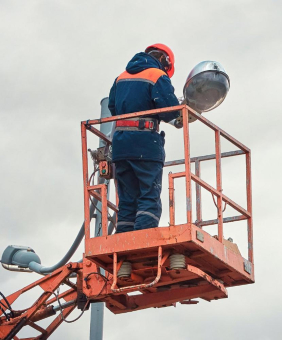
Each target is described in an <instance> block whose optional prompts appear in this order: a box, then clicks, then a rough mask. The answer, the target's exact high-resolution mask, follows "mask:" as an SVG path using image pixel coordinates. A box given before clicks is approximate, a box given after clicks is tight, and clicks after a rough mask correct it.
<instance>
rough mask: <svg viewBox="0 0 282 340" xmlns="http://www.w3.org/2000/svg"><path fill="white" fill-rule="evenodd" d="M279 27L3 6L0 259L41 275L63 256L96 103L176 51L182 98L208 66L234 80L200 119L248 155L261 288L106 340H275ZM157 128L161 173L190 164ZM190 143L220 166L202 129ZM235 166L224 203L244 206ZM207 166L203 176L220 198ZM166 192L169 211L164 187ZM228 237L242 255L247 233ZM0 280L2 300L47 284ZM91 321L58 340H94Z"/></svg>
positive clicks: (113, 328) (175, 10) (203, 4)
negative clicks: (155, 56)
mask: <svg viewBox="0 0 282 340" xmlns="http://www.w3.org/2000/svg"><path fill="white" fill-rule="evenodd" d="M281 15H282V2H281V1H278V0H276V1H275V0H214V1H208V0H202V1H196V0H175V1H169V0H162V1H159V0H157V1H154V0H150V1H149V0H143V1H140V2H137V1H129V0H127V1H125V0H116V1H113V0H112V1H109V0H108V1H107V0H104V1H93V0H88V1H86V0H81V1H74V0H65V1H63V0H57V1H53V0H48V1H47V0H37V1H35V0H33V1H32V0H25V1H21V0H18V1H13V0H0V91H1V96H0V117H1V124H0V139H1V142H0V159H1V168H0V216H1V224H0V254H1V253H2V251H3V250H4V249H5V248H6V246H7V245H9V244H18V245H26V246H30V247H32V248H33V249H35V251H36V252H37V253H38V255H39V256H40V258H41V260H42V263H43V264H44V265H46V266H49V265H52V264H54V263H55V262H57V261H58V260H59V259H60V258H61V257H62V256H63V255H64V254H65V252H66V251H67V249H68V248H69V246H70V244H71V243H72V241H73V239H74V238H75V236H76V234H77V232H78V230H79V228H80V226H81V223H82V221H83V187H82V165H81V140H80V121H82V120H86V119H89V118H97V117H99V115H100V100H101V99H102V98H104V97H106V96H108V93H109V89H110V87H111V85H112V83H113V81H114V79H115V77H116V76H118V75H119V74H120V73H121V72H122V71H123V70H124V68H125V66H126V64H127V62H128V61H129V59H130V58H131V57H132V56H133V55H134V54H135V53H137V52H140V51H143V50H144V49H145V48H146V47H147V46H148V45H151V44H152V43H156V42H161V43H165V44H167V45H168V46H170V47H171V49H172V50H173V51H174V53H175V58H176V65H175V68H176V71H175V75H174V77H173V78H172V83H173V85H174V87H175V91H176V95H177V96H178V97H180V96H182V89H183V85H184V83H185V80H186V77H187V75H188V73H189V72H190V70H191V69H192V68H193V67H194V66H195V65H196V64H197V63H199V62H201V61H203V60H216V61H219V62H220V63H221V64H222V65H223V66H224V68H225V69H226V71H227V73H228V75H229V77H230V79H231V88H230V92H229V94H228V96H227V98H226V100H225V101H224V102H223V104H222V105H221V106H220V107H219V108H217V109H216V110H214V111H211V112H209V113H206V114H205V117H207V118H208V119H210V120H211V121H212V122H214V123H215V124H216V125H218V126H220V127H221V128H222V129H224V130H225V131H227V132H228V133H229V134H231V135H232V136H234V137H235V138H237V139H238V140H240V141H241V142H242V143H244V144H245V145H247V146H248V147H249V148H251V150H252V171H253V210H254V250H255V275H256V283H255V284H254V285H249V286H245V287H235V288H231V289H229V290H228V291H229V298H228V299H224V300H221V301H215V302H212V303H207V302H205V301H200V303H199V304H198V305H196V306H195V305H191V306H187V305H177V308H173V307H170V308H165V309H148V310H145V311H141V312H135V313H128V314H124V315H120V316H115V315H113V314H112V313H111V312H109V311H107V310H106V311H105V323H104V339H106V340H115V339H123V340H131V339H134V340H141V339H142V340H143V339H144V338H146V339H148V340H151V339H156V338H157V339H159V338H162V339H163V340H169V339H171V338H172V337H173V338H174V339H178V340H187V339H191V340H202V339H220V340H225V339H228V340H237V339H241V340H247V339H248V340H249V339H256V340H276V339H281V317H282V311H281V304H282V297H281V279H282V274H281V273H280V268H281V260H282V256H281V245H280V244H281V238H282V231H281V216H280V213H279V211H280V209H281V208H280V202H281V190H282V187H281V179H280V178H281V177H280V176H281V163H282V162H281V147H282V137H281V126H282V124H281V123H282V118H281V117H282V114H281V108H280V107H281V103H280V99H281V94H280V92H281V86H282V71H281V60H282V58H281V57H282V55H281V48H282V46H281V45H282V42H281V31H282V21H281ZM279 98H280V99H279ZM163 125H164V126H163V129H164V130H165V131H166V134H167V138H166V150H167V160H171V159H175V158H182V156H183V155H182V147H181V144H180V142H179V143H178V138H179V137H180V134H181V132H180V131H179V130H175V129H173V128H171V127H170V126H167V125H165V124H163ZM210 138H211V139H210ZM191 139H192V140H191V144H192V155H193V156H196V155H204V154H208V153H211V152H213V150H212V149H210V148H211V145H212V143H211V142H210V141H212V137H211V136H210V135H209V132H207V129H205V130H204V129H203V128H202V127H201V126H200V123H199V122H195V123H193V124H192V125H191ZM180 140H181V138H179V141H180ZM96 146H97V145H93V148H95V147H96ZM228 147H229V146H228V145H227V144H226V145H225V144H224V145H223V149H224V151H230V150H233V149H234V148H232V147H231V149H230V148H229V149H228ZM225 148H226V150H225ZM230 162H231V163H227V164H226V169H227V170H229V173H228V174H226V175H224V176H225V177H224V179H223V181H224V182H223V183H224V185H225V184H226V187H225V186H224V187H223V189H224V192H225V193H226V192H228V193H229V192H230V197H231V198H232V199H235V200H236V199H237V201H238V202H239V203H240V202H241V200H242V204H244V198H243V193H242V192H241V191H242V190H241V184H240V183H241V179H240V178H239V173H241V172H242V169H241V166H239V165H237V163H236V161H235V160H234V161H233V160H232V161H230ZM234 162H235V163H234ZM212 166H213V164H211V165H208V166H207V168H206V170H205V171H204V174H203V176H206V177H204V179H206V180H207V181H210V183H211V184H214V181H215V178H214V170H212ZM224 166H225V165H224ZM170 170H172V169H170ZM227 172H228V171H227ZM243 191H244V190H243ZM163 192H164V196H163V201H164V206H165V204H167V203H165V202H166V198H167V185H164V186H163ZM179 195H181V192H180V193H179ZM207 200H208V201H209V202H207V206H208V205H209V204H211V205H212V204H213V203H212V201H211V197H210V195H209V196H208V197H207ZM179 201H180V200H179ZM177 211H178V216H179V218H180V219H181V216H182V215H183V210H181V208H180V205H179V207H178V210H177ZM209 211H211V208H210V209H208V213H209ZM213 211H214V210H213ZM167 218H168V217H167V214H166V213H164V215H163V218H162V221H161V222H162V223H161V225H166V224H167ZM207 231H208V230H207ZM225 236H226V237H229V236H231V237H232V236H233V238H234V241H235V242H237V243H238V244H239V246H240V247H242V248H240V250H242V253H243V254H246V251H245V250H244V249H243V248H244V246H246V224H243V225H239V227H238V228H237V229H236V225H234V226H233V227H232V226H228V229H226V230H225ZM244 240H245V241H244ZM82 252H83V247H80V249H79V251H78V252H77V254H76V255H75V256H74V257H73V260H79V259H80V258H81V256H82ZM0 277H1V281H0V290H1V292H3V293H4V294H5V295H9V294H11V293H12V292H14V291H16V290H18V289H19V288H21V287H23V286H24V285H26V284H28V283H30V282H33V281H35V280H36V279H38V278H39V276H38V275H37V274H24V273H19V274H17V273H12V272H8V271H5V270H4V269H3V268H2V267H1V268H0ZM38 296H39V295H36V294H31V296H30V297H29V298H25V299H24V300H23V305H21V306H19V308H24V307H28V306H30V305H31V304H32V303H33V302H34V300H35V298H37V297H38ZM69 318H70V319H72V318H73V314H72V315H71V316H70V317H69ZM89 318H90V313H89V312H87V313H85V315H84V316H83V317H82V318H81V319H80V320H79V321H78V322H76V323H74V324H70V325H69V324H63V325H62V326H61V327H60V328H59V329H58V330H57V332H55V333H54V335H53V336H51V339H62V338H65V339H70V340H76V339H88V338H89ZM25 335H26V336H27V334H25Z"/></svg>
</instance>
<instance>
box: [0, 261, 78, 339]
mask: <svg viewBox="0 0 282 340" xmlns="http://www.w3.org/2000/svg"><path fill="white" fill-rule="evenodd" d="M81 269H82V265H81V264H79V263H72V264H71V263H70V264H68V265H66V266H64V267H62V268H60V269H58V270H56V271H55V272H54V273H52V274H51V275H47V276H45V277H44V278H42V279H40V280H38V281H36V282H34V283H32V284H30V285H28V286H27V287H24V288H23V289H21V290H19V291H17V292H16V293H14V294H11V295H10V296H8V297H7V300H8V301H9V303H10V305H12V304H13V302H15V301H16V300H17V299H18V298H19V297H20V296H21V295H22V294H24V293H25V292H27V291H29V290H31V289H33V288H36V287H38V286H39V287H41V288H42V289H43V293H42V294H41V295H40V297H39V298H38V299H37V300H36V301H35V302H34V303H33V304H32V305H31V306H30V307H28V308H26V309H23V310H20V311H17V310H13V316H11V317H10V320H7V319H6V317H5V316H1V317H0V339H1V340H2V339H5V340H9V339H14V338H17V337H15V336H16V334H17V333H18V332H19V331H20V330H21V329H22V328H23V327H25V326H31V327H32V328H34V329H36V330H38V331H39V332H41V333H42V334H41V335H40V337H34V338H30V339H36V338H38V339H39V338H40V339H47V338H48V337H49V336H50V335H51V334H52V332H53V331H54V330H55V329H56V328H57V327H58V326H59V325H60V323H61V322H62V321H63V320H62V318H61V317H60V316H59V317H57V318H56V319H55V320H53V322H52V323H51V324H50V325H49V326H48V327H47V328H46V329H44V328H42V327H39V326H38V325H36V324H35V322H37V321H39V320H42V319H45V318H48V317H50V316H52V315H54V314H55V313H54V312H53V311H52V309H51V307H50V304H51V303H52V301H54V299H50V297H51V296H52V295H53V293H54V292H55V291H56V290H57V288H58V287H59V286H60V285H61V284H62V283H63V282H65V280H66V278H67V277H69V276H70V275H71V274H72V273H73V272H77V271H79V270H81ZM76 298H77V292H76V291H75V290H74V289H71V290H70V291H68V292H66V293H62V294H61V295H59V296H58V299H64V300H65V301H70V300H76ZM1 303H4V304H5V301H4V300H1ZM75 307H76V305H75V304H74V306H69V307H67V308H66V309H65V310H64V311H63V314H64V315H67V314H69V313H70V312H71V311H72V310H73V309H74V308H75ZM18 339H19V338H18Z"/></svg>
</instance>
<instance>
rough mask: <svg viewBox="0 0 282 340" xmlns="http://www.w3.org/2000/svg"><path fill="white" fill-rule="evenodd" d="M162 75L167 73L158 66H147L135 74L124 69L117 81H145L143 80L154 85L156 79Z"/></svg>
mask: <svg viewBox="0 0 282 340" xmlns="http://www.w3.org/2000/svg"><path fill="white" fill-rule="evenodd" d="M163 75H167V74H166V73H165V72H164V71H162V70H160V69H158V68H148V69H147V70H144V71H142V72H139V73H136V74H130V73H128V72H127V71H124V72H123V73H122V74H121V75H120V76H119V77H118V78H117V82H119V81H145V82H149V83H151V84H152V85H154V84H155V83H156V82H157V81H158V79H159V78H160V77H161V76H163Z"/></svg>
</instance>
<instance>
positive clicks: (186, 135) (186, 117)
mask: <svg viewBox="0 0 282 340" xmlns="http://www.w3.org/2000/svg"><path fill="white" fill-rule="evenodd" d="M182 116H183V137H184V138H183V139H184V159H185V185H186V213H187V223H191V222H192V195H191V166H190V141H189V123H188V122H189V115H188V110H187V109H186V108H185V107H183V108H182Z"/></svg>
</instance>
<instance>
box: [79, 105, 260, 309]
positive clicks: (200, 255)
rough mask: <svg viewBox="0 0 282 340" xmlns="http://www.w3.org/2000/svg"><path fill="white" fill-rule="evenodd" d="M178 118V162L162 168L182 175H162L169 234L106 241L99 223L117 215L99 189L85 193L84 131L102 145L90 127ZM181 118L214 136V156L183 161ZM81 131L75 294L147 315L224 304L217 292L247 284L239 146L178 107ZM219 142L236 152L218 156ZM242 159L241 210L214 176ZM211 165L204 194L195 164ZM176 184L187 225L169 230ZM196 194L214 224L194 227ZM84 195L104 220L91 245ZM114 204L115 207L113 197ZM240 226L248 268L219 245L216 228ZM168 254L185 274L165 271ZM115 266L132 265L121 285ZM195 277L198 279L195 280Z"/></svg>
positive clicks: (157, 231) (231, 248)
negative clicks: (209, 203)
mask: <svg viewBox="0 0 282 340" xmlns="http://www.w3.org/2000/svg"><path fill="white" fill-rule="evenodd" d="M179 110H181V112H182V116H183V145H184V159H182V160H181V159H180V160H172V161H169V162H166V163H165V166H174V165H179V164H183V165H184V166H185V169H184V171H183V172H180V173H169V189H168V190H169V225H170V226H169V227H161V228H154V229H144V230H139V231H134V232H128V233H122V234H116V235H107V234H106V232H107V228H106V222H105V221H107V214H108V208H111V209H113V210H114V211H116V212H117V207H116V206H115V205H114V204H112V203H110V202H109V201H107V200H106V199H105V197H106V196H105V189H103V190H104V192H103V193H102V187H101V193H100V194H99V193H97V189H98V187H96V188H95V189H94V190H92V189H93V188H91V187H90V186H89V179H88V168H87V164H88V160H87V154H86V152H85V150H87V140H86V135H85V134H86V130H90V131H91V132H92V133H94V134H96V135H97V136H98V137H100V138H102V139H104V140H105V141H106V142H108V143H110V141H107V137H106V136H102V135H101V133H100V132H97V131H98V130H97V129H95V128H93V126H92V125H96V124H103V123H107V122H112V121H118V120H122V119H128V118H134V117H141V116H147V115H152V114H158V113H165V112H172V111H179ZM189 115H192V116H194V117H196V118H197V119H198V121H199V122H201V123H203V124H205V125H207V126H208V127H209V128H211V129H212V130H213V131H214V133H215V154H212V155H205V156H199V157H193V158H191V157H190V140H189V123H188V116H189ZM82 125H84V126H85V127H84V129H83V128H82V146H83V148H82V149H83V179H84V180H83V183H84V193H85V195H84V197H85V219H86V222H87V223H85V226H86V227H85V232H86V234H87V237H86V238H85V260H84V262H83V263H84V266H83V267H84V269H83V273H84V274H83V275H84V277H85V276H86V277H87V278H88V279H87V282H86V283H84V284H83V290H84V292H85V294H86V296H87V297H88V298H89V299H91V300H93V301H97V300H99V301H105V302H106V303H107V307H108V308H109V309H110V310H112V311H113V312H114V313H125V312H129V311H133V310H139V309H144V308H149V307H162V306H170V305H174V304H175V303H176V302H179V301H182V302H185V301H189V300H191V299H193V298H196V297H200V298H202V299H206V300H207V301H210V300H214V299H218V298H223V297H227V294H226V291H225V288H224V285H225V286H228V287H230V286H236V285H243V284H249V283H253V282H254V270H253V269H254V268H253V250H252V244H253V239H252V237H253V236H252V209H251V203H252V202H251V166H250V150H249V149H248V148H247V147H246V146H245V145H243V144H242V143H240V142H239V141H238V140H236V139H235V138H233V137H232V136H230V135H229V134H228V133H226V132H225V131H223V130H222V129H220V128H219V127H217V126H216V125H214V124H213V123H212V122H210V121H209V120H207V119H206V118H204V117H203V116H201V115H199V114H198V113H197V112H195V111H193V110H192V109H191V108H189V107H188V106H185V105H179V106H177V107H173V108H164V109H156V110H151V111H144V112H135V113H130V114H126V115H122V116H115V117H109V118H104V119H96V120H89V121H85V122H82ZM221 137H223V138H225V139H227V140H228V141H230V142H231V143H232V144H233V145H235V146H236V147H238V148H239V149H240V150H237V151H230V152H224V153H221ZM244 154H245V155H246V188H247V207H246V208H244V207H242V206H240V205H239V204H237V203H236V202H234V201H233V200H231V199H230V198H229V197H227V196H226V195H224V194H223V187H222V169H221V159H222V158H226V157H234V156H239V155H244ZM212 159H214V160H215V161H216V162H215V164H216V187H212V186H211V185H209V184H208V183H206V182H205V181H203V180H202V179H201V162H202V161H208V160H212ZM192 162H194V163H195V174H193V173H191V163H192ZM181 177H184V178H185V194H186V202H185V203H186V205H185V206H186V218H187V222H186V223H184V224H181V225H175V211H176V208H177V207H176V205H175V195H176V193H175V187H174V180H175V179H177V178H181ZM87 180H88V182H87ZM193 182H195V186H196V202H195V203H193V202H192V187H191V186H192V183H193ZM87 183H88V184H87ZM87 186H88V187H87ZM202 188H204V189H205V190H208V191H209V192H211V193H212V195H214V196H215V202H216V203H215V204H216V206H217V217H216V218H215V219H212V220H208V221H203V220H202V195H201V190H202ZM90 189H91V190H90ZM86 191H87V193H86ZM89 193H90V195H94V196H95V197H96V198H98V199H99V200H102V216H104V223H103V236H100V237H97V238H89V237H88V229H89V223H88V220H87V217H88V214H89V207H88V206H89ZM103 197H104V200H103ZM116 202H118V196H117V194H116ZM223 203H225V204H228V205H230V206H231V207H232V208H234V209H235V210H236V211H238V212H239V213H240V215H239V216H229V217H224V216H223V215H224V210H225V206H224V207H223V205H224V204H223ZM192 204H195V205H196V222H195V223H193V222H192V221H193V219H192ZM242 220H247V223H248V241H249V245H248V251H249V253H248V255H249V257H248V260H246V259H244V258H243V257H242V256H241V254H240V251H239V249H238V247H237V245H236V244H233V243H230V242H229V241H227V240H225V239H224V237H223V224H224V223H231V222H236V221H242ZM102 221H103V218H102ZM214 224H217V225H218V233H217V235H216V237H213V236H211V235H210V234H209V233H207V232H206V231H204V230H202V227H206V226H208V225H214ZM197 235H198V237H197ZM199 235H200V236H199ZM158 249H162V250H163V254H165V255H163V258H162V261H161V263H160V258H159V257H158V256H157V253H158ZM175 252H178V253H179V254H184V255H185V259H186V262H187V268H186V269H181V270H179V271H172V270H168V269H167V268H169V255H170V254H174V253H175ZM85 261H88V262H85ZM123 261H129V262H130V263H131V265H132V273H131V275H130V277H129V278H127V279H126V280H125V279H123V280H121V279H120V278H118V277H117V271H118V269H119V268H120V266H121V264H122V263H123ZM99 267H102V268H104V269H105V271H106V274H105V275H106V276H105V277H103V276H101V275H100V274H99V273H98V272H99ZM189 268H190V269H191V270H189ZM192 268H194V270H192ZM200 272H201V273H202V275H200V274H199V273H200ZM207 278H209V279H207ZM217 279H218V280H217ZM185 282H186V283H185ZM215 282H216V284H215ZM185 285H186V286H187V285H188V286H189V287H186V286H185ZM170 287H173V289H170ZM167 290H169V294H168V293H166V291H167ZM132 291H142V292H143V293H144V294H141V295H136V296H129V295H127V293H128V292H132Z"/></svg>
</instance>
